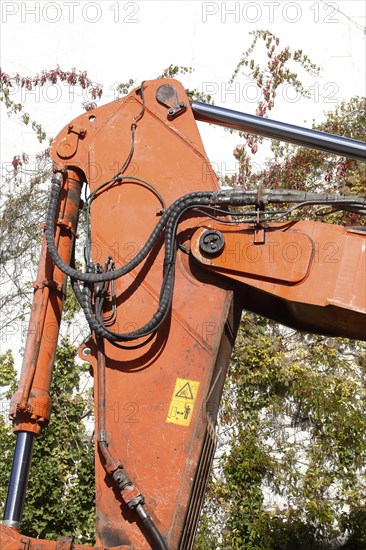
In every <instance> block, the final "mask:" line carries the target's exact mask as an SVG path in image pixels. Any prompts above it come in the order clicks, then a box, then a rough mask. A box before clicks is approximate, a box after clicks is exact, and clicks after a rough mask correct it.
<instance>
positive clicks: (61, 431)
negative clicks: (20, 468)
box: [0, 340, 95, 544]
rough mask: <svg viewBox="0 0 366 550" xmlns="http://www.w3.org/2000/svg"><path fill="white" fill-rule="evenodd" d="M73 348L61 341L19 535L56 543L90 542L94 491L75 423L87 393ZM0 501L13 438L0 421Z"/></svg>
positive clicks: (85, 440)
mask: <svg viewBox="0 0 366 550" xmlns="http://www.w3.org/2000/svg"><path fill="white" fill-rule="evenodd" d="M75 354H76V348H74V346H72V345H71V344H70V343H69V342H68V341H67V340H62V341H61V342H60V345H59V347H58V350H57V357H56V362H55V371H54V376H53V381H52V388H51V394H52V401H53V408H52V415H51V422H50V424H49V426H48V427H47V428H46V429H45V430H44V432H43V433H42V435H41V436H40V437H39V438H38V439H37V441H36V442H35V445H34V452H33V461H32V467H31V471H30V477H29V486H28V491H27V499H26V505H25V509H24V517H23V521H22V532H23V533H24V534H25V535H28V536H32V537H39V538H45V539H56V538H58V537H59V536H60V534H63V535H65V536H73V537H75V539H76V540H77V541H78V542H80V543H86V544H87V543H90V544H93V543H94V538H95V535H94V513H95V488H94V464H93V447H92V445H91V444H90V443H91V436H90V434H88V433H87V432H86V428H85V426H84V424H83V423H82V421H81V419H82V418H83V417H84V416H86V415H87V414H88V412H87V411H88V395H87V394H85V392H84V393H83V392H82V391H81V390H82V387H81V385H80V379H81V377H82V375H83V373H84V372H85V370H86V369H87V368H88V366H86V365H80V364H78V363H77V362H76V361H75ZM1 359H2V361H1V371H0V372H1V375H2V377H1V383H2V384H4V382H6V384H8V383H9V382H12V383H13V382H14V375H15V373H14V369H13V367H12V360H11V357H10V356H6V357H5V358H3V356H2V358H1ZM0 442H1V451H0V453H1V455H0V462H1V464H2V465H3V466H4V467H3V468H1V470H0V472H1V473H0V503H2V504H3V503H4V500H5V494H6V486H7V481H8V480H7V476H8V475H9V472H10V468H11V456H12V449H13V447H14V443H15V437H14V435H13V434H12V430H11V429H10V426H9V424H8V423H7V422H6V421H5V419H4V418H3V417H0Z"/></svg>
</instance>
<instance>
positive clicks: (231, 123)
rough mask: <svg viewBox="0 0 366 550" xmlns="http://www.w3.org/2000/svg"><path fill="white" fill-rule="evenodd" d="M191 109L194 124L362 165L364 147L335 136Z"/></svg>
mask: <svg viewBox="0 0 366 550" xmlns="http://www.w3.org/2000/svg"><path fill="white" fill-rule="evenodd" d="M191 108H192V111H193V114H194V117H195V119H196V120H200V121H203V122H210V123H212V124H219V125H221V126H227V127H228V128H234V129H236V130H241V131H243V132H248V133H250V134H257V135H259V136H264V137H267V138H272V139H279V140H281V141H287V142H289V143H295V144H296V145H301V146H303V147H310V148H312V149H319V150H320V151H325V152H327V153H334V154H335V155H340V156H343V157H347V158H351V159H354V160H361V161H363V162H366V143H365V142H363V141H357V140H355V139H350V138H345V137H341V136H336V135H334V134H327V133H325V132H319V131H318V130H310V129H308V128H302V127H301V126H295V125H294V124H287V123H286V122H278V121H277V120H270V119H268V118H262V117H259V116H255V115H248V114H246V113H241V112H240V111H232V110H231V109H226V108H224V107H216V106H215V105H210V104H208V103H201V102H199V101H193V102H192V103H191Z"/></svg>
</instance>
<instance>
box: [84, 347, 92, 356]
mask: <svg viewBox="0 0 366 550" xmlns="http://www.w3.org/2000/svg"><path fill="white" fill-rule="evenodd" d="M90 354H91V349H90V348H84V349H83V355H90Z"/></svg>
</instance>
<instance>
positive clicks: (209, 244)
mask: <svg viewBox="0 0 366 550" xmlns="http://www.w3.org/2000/svg"><path fill="white" fill-rule="evenodd" d="M224 245H225V239H224V235H223V234H222V233H221V231H217V230H216V229H208V230H207V231H205V232H204V233H202V235H201V237H200V250H201V252H203V253H204V254H208V255H210V256H217V255H218V254H220V252H222V250H223V248H224Z"/></svg>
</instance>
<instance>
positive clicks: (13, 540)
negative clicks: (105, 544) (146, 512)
mask: <svg viewBox="0 0 366 550" xmlns="http://www.w3.org/2000/svg"><path fill="white" fill-rule="evenodd" d="M0 548H1V550H90V548H91V547H90V546H85V545H83V544H75V543H74V541H73V540H72V539H71V538H68V537H60V538H59V539H58V540H43V539H33V538H31V537H25V536H24V535H22V534H21V533H19V532H18V531H16V530H15V529H11V528H10V527H5V526H4V525H0ZM130 548H131V547H130V546H116V547H114V548H109V549H108V550H130ZM98 550H103V549H102V548H99V549H98Z"/></svg>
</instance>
